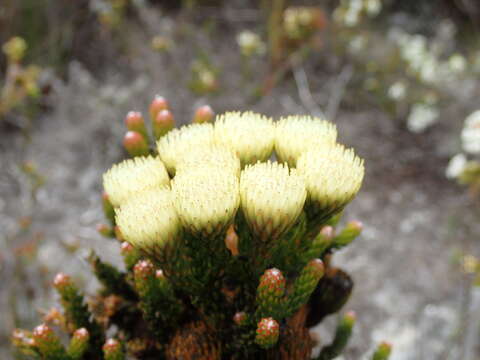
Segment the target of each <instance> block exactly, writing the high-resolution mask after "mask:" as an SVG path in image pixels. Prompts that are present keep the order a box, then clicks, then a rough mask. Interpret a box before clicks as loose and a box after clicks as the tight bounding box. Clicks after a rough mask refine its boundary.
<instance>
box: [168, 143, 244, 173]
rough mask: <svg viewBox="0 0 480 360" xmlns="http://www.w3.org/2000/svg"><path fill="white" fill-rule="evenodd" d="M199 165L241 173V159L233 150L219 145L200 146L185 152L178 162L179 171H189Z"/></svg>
mask: <svg viewBox="0 0 480 360" xmlns="http://www.w3.org/2000/svg"><path fill="white" fill-rule="evenodd" d="M199 166H202V167H207V166H209V167H212V168H215V167H220V168H221V169H222V171H225V170H228V171H230V172H231V173H232V174H235V175H237V176H239V175H240V159H239V158H238V157H237V155H235V153H234V152H233V151H232V150H230V149H229V148H226V147H223V146H219V145H212V146H209V147H200V148H198V149H197V150H195V151H191V152H189V153H187V154H185V156H184V158H183V159H182V160H181V161H179V162H178V164H177V172H181V171H184V170H185V171H188V170H189V169H193V168H195V167H199Z"/></svg>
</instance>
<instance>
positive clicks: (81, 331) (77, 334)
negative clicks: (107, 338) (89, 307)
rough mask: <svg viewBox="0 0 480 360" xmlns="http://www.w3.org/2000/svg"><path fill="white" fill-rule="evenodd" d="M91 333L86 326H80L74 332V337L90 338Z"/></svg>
mask: <svg viewBox="0 0 480 360" xmlns="http://www.w3.org/2000/svg"><path fill="white" fill-rule="evenodd" d="M89 336H90V335H89V333H88V330H87V329H85V328H80V329H77V330H75V332H74V333H73V337H74V338H75V339H82V340H83V339H88V338H89Z"/></svg>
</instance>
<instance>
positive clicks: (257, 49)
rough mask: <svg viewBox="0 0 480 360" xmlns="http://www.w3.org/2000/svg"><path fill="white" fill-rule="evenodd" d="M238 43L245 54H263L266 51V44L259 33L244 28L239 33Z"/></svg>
mask: <svg viewBox="0 0 480 360" xmlns="http://www.w3.org/2000/svg"><path fill="white" fill-rule="evenodd" d="M237 44H238V46H239V47H240V51H241V53H242V55H243V56H247V57H249V56H252V55H254V54H256V55H262V54H264V53H265V44H264V43H263V41H262V39H261V38H260V36H258V34H255V33H254V32H253V31H250V30H244V31H242V32H241V33H239V34H238V35H237Z"/></svg>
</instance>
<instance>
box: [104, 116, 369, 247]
mask: <svg viewBox="0 0 480 360" xmlns="http://www.w3.org/2000/svg"><path fill="white" fill-rule="evenodd" d="M336 136H337V131H336V128H335V126H334V125H333V124H332V123H329V122H327V121H325V120H321V119H317V118H312V117H308V116H301V117H298V116H289V117H286V118H282V119H280V120H279V121H277V122H274V121H273V120H272V119H270V118H268V117H266V116H263V115H260V114H256V113H252V112H245V113H240V112H229V113H225V114H223V115H219V116H217V118H216V121H215V123H214V124H210V123H203V124H191V125H187V126H183V127H181V128H179V129H173V130H171V131H169V132H168V133H167V134H166V135H164V136H162V137H161V138H160V139H159V140H158V141H157V150H158V156H156V157H153V156H147V157H142V156H139V157H135V158H134V159H131V160H125V161H123V162H121V163H120V164H117V165H114V166H113V167H112V168H111V169H110V170H109V171H107V172H106V173H105V175H104V188H105V191H106V193H107V194H108V196H109V198H110V201H111V202H112V204H113V205H114V206H115V207H116V210H115V211H116V218H117V225H118V226H119V229H120V232H121V233H122V235H123V237H124V238H125V240H127V241H129V242H130V243H131V244H132V245H134V246H135V247H138V248H140V249H142V250H145V251H147V253H148V252H155V251H154V250H155V249H156V248H161V247H162V246H163V245H164V244H166V243H168V242H169V241H172V240H173V239H174V238H175V237H176V236H177V234H179V233H180V232H181V231H182V230H184V231H186V232H188V233H190V234H194V235H195V236H202V237H208V236H211V235H214V234H219V233H224V232H225V231H226V229H227V228H228V226H229V225H230V224H232V222H233V221H234V218H235V215H236V214H237V212H238V210H239V209H241V212H242V214H243V215H244V218H245V220H246V222H247V223H248V224H249V226H250V228H251V231H252V232H253V233H254V234H255V236H257V237H258V238H259V239H263V240H265V241H267V240H272V239H275V238H278V237H279V236H281V235H282V234H284V233H285V232H286V231H288V230H289V229H290V228H291V227H292V226H293V225H294V224H295V223H296V221H297V220H298V218H299V216H300V214H301V213H302V211H304V209H305V211H306V212H307V214H309V215H313V216H317V215H318V216H322V217H325V216H331V215H333V214H335V213H337V212H339V211H341V210H342V209H343V208H344V206H345V205H346V204H347V203H348V202H350V201H351V200H352V199H353V197H354V196H355V195H356V193H357V192H358V190H359V189H360V186H361V183H362V180H363V175H364V167H363V160H361V159H359V158H358V157H357V156H356V155H355V154H354V152H353V150H351V149H345V148H344V147H343V146H342V145H339V144H336ZM274 150H275V155H276V157H277V158H278V162H275V161H274V162H272V161H270V160H269V159H270V158H271V157H272V155H273V152H274ZM295 167H296V168H295ZM242 168H243V170H242ZM167 170H168V172H167ZM169 174H170V175H169ZM180 228H181V229H180Z"/></svg>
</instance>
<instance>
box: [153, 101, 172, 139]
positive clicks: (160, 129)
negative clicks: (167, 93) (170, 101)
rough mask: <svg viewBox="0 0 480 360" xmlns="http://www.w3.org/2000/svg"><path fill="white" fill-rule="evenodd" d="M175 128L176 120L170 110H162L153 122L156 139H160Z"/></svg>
mask: <svg viewBox="0 0 480 360" xmlns="http://www.w3.org/2000/svg"><path fill="white" fill-rule="evenodd" d="M174 127H175V119H174V118H173V114H172V112H171V111H170V110H167V109H165V110H161V111H159V112H158V114H157V116H156V117H155V118H154V120H153V135H154V136H155V139H156V140H158V139H160V138H161V137H162V136H163V135H165V134H166V133H167V132H169V131H170V130H172V129H173V128H174Z"/></svg>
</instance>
